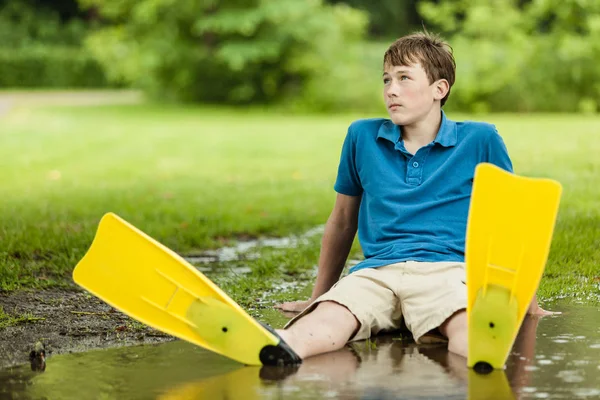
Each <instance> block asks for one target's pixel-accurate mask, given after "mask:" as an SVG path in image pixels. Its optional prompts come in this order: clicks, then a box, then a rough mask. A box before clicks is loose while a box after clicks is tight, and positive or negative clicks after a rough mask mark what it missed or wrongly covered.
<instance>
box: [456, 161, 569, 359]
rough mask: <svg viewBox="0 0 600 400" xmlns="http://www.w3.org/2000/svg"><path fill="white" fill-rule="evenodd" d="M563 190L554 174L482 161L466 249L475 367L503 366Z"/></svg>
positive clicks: (533, 287)
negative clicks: (520, 172) (533, 174)
mask: <svg viewBox="0 0 600 400" xmlns="http://www.w3.org/2000/svg"><path fill="white" fill-rule="evenodd" d="M561 192H562V187H561V185H560V184H559V183H558V182H556V181H554V180H551V179H540V178H526V177H522V176H517V175H515V174H511V173H509V172H506V171H504V170H502V169H501V168H499V167H496V166H495V165H492V164H488V163H481V164H479V165H478V166H477V168H476V170H475V178H474V182H473V191H472V197H471V205H470V209H469V219H468V224H467V237H466V248H465V262H466V272H467V292H468V304H467V316H468V317H467V319H468V332H469V346H468V347H469V350H468V358H467V365H468V366H469V367H476V369H478V368H479V367H481V368H482V370H486V369H487V370H489V369H491V368H504V365H505V363H506V359H507V358H508V355H509V353H510V350H511V348H512V345H513V343H514V341H515V338H516V336H517V333H518V331H519V327H520V326H521V323H522V322H523V318H524V317H525V314H526V312H527V309H528V307H529V304H530V302H531V300H532V299H533V296H534V294H535V292H536V290H537V288H538V285H539V283H540V280H541V278H542V274H543V272H544V267H545V265H546V261H547V258H548V253H549V250H550V244H551V242H552V235H553V231H554V225H555V222H556V216H557V213H558V206H559V203H560V196H561ZM490 367H491V368H490Z"/></svg>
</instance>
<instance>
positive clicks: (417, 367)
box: [159, 318, 539, 400]
mask: <svg viewBox="0 0 600 400" xmlns="http://www.w3.org/2000/svg"><path fill="white" fill-rule="evenodd" d="M538 321H539V320H538V319H533V318H528V319H526V321H525V322H524V325H523V329H522V330H521V332H520V335H519V336H518V338H517V341H516V345H515V352H514V353H513V354H512V355H511V359H510V361H509V362H510V366H511V368H510V369H508V370H507V371H506V372H505V371H494V372H493V373H491V374H488V375H480V374H477V373H475V372H473V371H472V370H470V369H468V368H467V367H466V361H465V359H464V358H462V357H460V356H457V355H454V354H452V353H449V352H448V351H447V350H446V348H445V346H444V345H421V346H416V345H415V343H414V342H407V341H403V340H396V338H395V337H394V336H381V337H377V338H376V339H375V340H373V341H368V342H359V343H355V344H353V345H352V346H351V347H346V348H344V349H342V350H339V351H336V352H332V353H328V354H322V355H319V356H316V357H312V358H309V359H307V360H305V361H304V363H303V364H302V365H300V367H299V368H297V369H281V368H276V367H262V368H252V367H247V368H241V369H238V370H236V371H233V372H230V373H227V374H224V375H222V376H217V377H212V378H209V379H200V380H198V381H196V382H191V383H186V384H184V385H181V386H178V387H176V388H174V389H173V390H171V391H169V392H168V393H166V394H164V395H163V396H161V397H159V398H160V399H161V400H166V399H168V400H175V399H178V400H187V399H203V398H206V399H208V398H210V399H228V400H236V399H239V400H242V399H259V398H265V399H275V398H286V399H305V398H323V397H328V398H336V399H348V400H349V399H356V400H358V399H361V400H363V399H413V398H414V399H417V398H428V399H452V398H456V399H462V398H465V395H467V396H468V398H469V399H472V400H484V399H497V400H508V399H515V398H517V396H516V394H518V393H519V392H520V389H521V388H522V387H523V386H524V385H527V384H528V383H529V376H528V375H529V374H530V373H529V372H528V371H527V370H526V369H525V366H527V365H529V364H530V363H531V362H532V360H533V359H534V351H535V349H534V347H535V335H536V329H537V324H538ZM508 377H510V378H511V379H510V384H509V379H508Z"/></svg>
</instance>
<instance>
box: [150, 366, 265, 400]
mask: <svg viewBox="0 0 600 400" xmlns="http://www.w3.org/2000/svg"><path fill="white" fill-rule="evenodd" d="M260 389H261V379H260V367H243V368H240V369H237V370H235V371H232V372H228V373H226V374H223V375H219V376H214V377H211V378H208V379H203V380H199V381H196V382H190V383H186V384H182V385H180V386H177V387H175V388H172V389H170V390H169V391H167V392H165V393H164V394H162V395H160V396H159V397H158V398H157V400H195V399H211V400H212V399H214V400H219V399H228V400H252V399H260V398H262V396H261V395H260Z"/></svg>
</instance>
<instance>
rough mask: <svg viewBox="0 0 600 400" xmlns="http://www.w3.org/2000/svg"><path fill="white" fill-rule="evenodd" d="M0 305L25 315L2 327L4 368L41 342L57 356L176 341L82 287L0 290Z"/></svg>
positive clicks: (21, 359)
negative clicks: (107, 348) (84, 290)
mask: <svg viewBox="0 0 600 400" xmlns="http://www.w3.org/2000/svg"><path fill="white" fill-rule="evenodd" d="M0 307H2V310H3V312H4V314H5V315H8V316H10V317H11V318H15V319H17V320H20V321H18V322H17V321H14V320H13V322H11V324H12V323H15V324H16V325H14V326H8V327H4V328H0V368H4V367H7V366H10V365H17V364H23V363H28V362H29V353H30V352H31V350H32V349H33V347H34V345H35V343H36V342H38V341H41V342H42V343H44V344H45V345H46V347H47V348H46V351H47V353H48V356H52V355H56V354H63V353H71V352H81V351H86V350H89V349H93V348H106V347H117V346H123V345H132V344H142V343H146V344H147V343H159V342H165V341H169V340H172V337H170V336H168V335H165V334H163V333H162V332H159V331H156V330H154V329H151V328H148V327H147V326H145V325H142V324H140V323H138V322H136V321H134V320H132V319H130V318H128V317H127V316H126V315H124V314H122V313H120V312H118V311H115V309H113V308H112V307H110V306H108V305H106V303H104V302H102V301H101V300H99V299H97V298H96V297H93V296H91V295H89V294H87V293H85V292H83V291H80V290H78V289H76V288H73V290H65V289H53V290H43V291H23V292H13V293H9V294H7V293H0Z"/></svg>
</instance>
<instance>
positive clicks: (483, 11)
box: [419, 0, 600, 111]
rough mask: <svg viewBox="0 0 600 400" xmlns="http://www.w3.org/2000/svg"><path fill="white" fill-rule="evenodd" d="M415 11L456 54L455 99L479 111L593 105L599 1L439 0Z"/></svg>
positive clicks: (597, 98)
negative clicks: (447, 40) (436, 30)
mask: <svg viewBox="0 0 600 400" xmlns="http://www.w3.org/2000/svg"><path fill="white" fill-rule="evenodd" d="M419 12H420V13H421V14H422V15H423V16H424V17H425V18H426V19H427V20H428V21H429V22H431V23H432V24H434V26H435V27H437V28H438V29H439V30H441V31H442V32H445V34H446V36H448V37H449V39H450V42H451V44H452V46H453V48H454V50H455V54H456V57H457V60H458V61H457V63H458V68H457V82H456V87H457V89H456V90H455V91H453V98H454V102H455V104H456V103H457V105H458V106H459V107H461V108H471V109H472V110H481V111H485V110H488V109H494V110H521V111H531V110H537V111H556V110H561V111H574V110H580V111H595V110H596V109H597V108H598V105H599V104H600V84H598V83H597V82H600V69H598V68H596V67H595V65H596V64H597V62H598V61H599V60H600V1H597V0H442V1H423V2H421V3H419Z"/></svg>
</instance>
